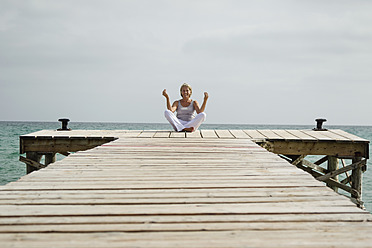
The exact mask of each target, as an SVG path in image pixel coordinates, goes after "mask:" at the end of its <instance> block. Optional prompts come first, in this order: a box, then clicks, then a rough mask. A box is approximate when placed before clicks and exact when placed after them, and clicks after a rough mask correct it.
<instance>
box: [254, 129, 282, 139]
mask: <svg viewBox="0 0 372 248" xmlns="http://www.w3.org/2000/svg"><path fill="white" fill-rule="evenodd" d="M257 131H258V132H259V133H261V134H262V135H263V136H265V137H266V139H267V140H276V139H284V138H283V137H282V136H280V135H278V134H276V133H275V132H274V131H273V130H267V129H264V130H257Z"/></svg>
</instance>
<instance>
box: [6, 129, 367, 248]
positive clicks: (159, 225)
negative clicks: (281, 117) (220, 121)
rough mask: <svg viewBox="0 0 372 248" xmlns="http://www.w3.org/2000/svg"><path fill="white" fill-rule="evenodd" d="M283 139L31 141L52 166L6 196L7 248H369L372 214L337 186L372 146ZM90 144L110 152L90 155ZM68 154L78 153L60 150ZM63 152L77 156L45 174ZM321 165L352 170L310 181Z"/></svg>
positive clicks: (26, 141)
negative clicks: (339, 178) (345, 163)
mask: <svg viewBox="0 0 372 248" xmlns="http://www.w3.org/2000/svg"><path fill="white" fill-rule="evenodd" d="M282 131H283V130H282ZM282 131H278V130H201V131H199V132H195V133H175V132H168V131H156V130H154V131H87V130H80V131H79V130H72V131H68V132H63V133H60V132H57V131H46V130H44V131H40V132H36V133H33V134H30V135H25V136H21V144H23V147H22V146H21V149H23V151H24V152H25V153H26V158H27V153H28V152H29V153H30V152H33V153H36V154H37V155H38V156H39V157H40V156H45V155H46V153H48V155H49V156H50V157H51V159H50V158H49V159H48V161H47V159H46V157H45V159H44V160H45V161H44V162H42V161H41V160H39V161H34V162H37V163H39V167H42V168H41V169H39V170H37V171H33V172H32V173H29V174H28V175H26V176H24V177H22V178H21V179H20V180H18V181H16V182H12V183H9V184H7V185H5V186H1V187H0V241H1V244H2V247H25V246H27V247H66V246H69V247H87V246H89V247H102V246H105V247H128V246H135V247H175V246H177V247H242V246H250V247H252V246H254V247H273V246H275V247H315V246H317V247H334V246H335V245H337V246H340V247H350V246H353V247H354V246H358V247H369V246H370V244H371V241H372V238H371V237H370V233H371V231H372V217H371V214H370V213H369V212H367V211H365V210H363V209H361V208H359V207H357V206H356V205H355V204H354V203H353V202H352V201H350V199H348V198H347V197H345V196H342V195H340V194H338V193H336V192H335V191H334V190H332V189H331V188H330V187H327V186H325V183H328V184H330V183H331V184H332V183H333V182H338V181H337V179H336V178H335V176H337V175H338V174H337V173H344V171H345V170H346V171H347V172H351V173H354V171H355V170H359V169H360V172H362V171H363V169H365V168H364V167H365V166H364V165H363V163H365V162H361V161H364V160H366V159H368V148H366V147H365V145H361V143H364V144H368V143H369V141H366V140H362V139H358V137H352V136H347V134H345V133H343V132H342V131H337V130H336V131H333V130H332V131H331V130H328V131H327V132H329V133H324V132H322V133H321V134H322V135H320V134H314V133H312V131H311V130H304V131H301V135H303V134H306V135H307V136H305V135H303V136H302V137H300V133H297V134H296V135H295V132H291V130H284V131H285V132H282ZM84 132H85V133H84ZM89 132H90V133H89ZM104 132H107V133H104ZM296 132H297V131H296ZM244 135H245V136H244ZM269 135H272V136H271V137H269ZM273 135H275V136H273ZM291 135H294V136H295V137H296V138H294V137H293V136H291ZM315 135H318V136H315ZM331 135H332V136H333V137H329V136H331ZM26 136H27V137H26ZM23 137H26V138H23ZM87 137H90V138H91V139H93V140H94V139H97V140H99V139H101V142H102V144H101V145H98V146H96V147H94V148H92V147H89V146H90V145H92V144H88V143H86V144H87V145H86V149H85V148H84V147H83V146H84V145H81V144H83V142H82V140H87ZM103 137H106V138H107V137H108V138H110V139H113V140H112V141H108V140H106V141H104V140H102V138H103ZM310 138H311V139H310ZM79 139H80V140H79ZM283 139H284V140H287V143H284V144H285V145H286V146H288V148H287V149H286V150H284V148H283V146H284V144H283V143H280V142H282V140H283ZM305 139H306V141H305ZM39 140H40V141H42V142H41V143H40V144H42V145H41V146H38V143H39ZM295 140H297V141H295ZM48 142H49V143H48ZM64 142H65V147H66V144H67V145H68V146H69V147H68V148H65V149H64V150H57V148H58V149H60V147H62V146H59V144H62V143H64ZM66 142H67V143H66ZM69 142H72V143H69ZM84 142H86V141H84ZM94 142H97V141H92V143H94ZM294 142H298V143H294ZM73 143H74V144H73ZM76 144H80V148H79V149H81V150H77V151H76V150H74V149H75V148H76V147H77V146H74V145H76ZM325 144H328V145H329V146H325ZM352 144H355V145H352ZM295 145H296V146H297V147H298V148H297V149H294V148H293V146H295ZM367 146H368V145H367ZM337 148H339V152H338V153H335V151H336V150H337ZM45 149H47V150H45ZM76 149H77V148H76ZM268 150H270V151H271V152H269V151H268ZM278 151H280V152H282V151H286V152H289V153H288V154H285V153H283V154H282V153H279V152H278ZM57 152H61V153H64V154H66V155H67V153H70V154H69V155H68V156H67V157H66V158H64V159H63V160H60V161H56V162H53V163H50V164H48V166H45V164H46V163H47V162H49V161H51V160H53V153H57ZM304 152H306V153H304ZM50 153H52V154H50ZM293 153H295V154H293ZM315 153H318V154H317V155H324V157H326V158H327V159H325V158H323V160H327V161H328V160H331V162H328V164H332V159H333V163H334V160H335V159H337V160H340V161H341V160H342V159H348V160H352V164H351V165H350V167H347V166H345V168H346V169H343V168H344V167H342V168H340V169H343V171H341V172H340V171H338V170H339V169H338V170H333V171H332V172H334V173H333V174H328V173H330V172H331V171H329V170H331V169H329V168H328V167H327V168H323V167H322V168H323V169H324V170H327V171H329V172H327V171H324V172H321V171H319V173H320V174H321V176H322V177H323V179H324V178H325V177H329V178H328V179H325V180H324V181H322V180H316V179H314V175H310V174H309V173H308V172H305V171H304V170H299V169H298V168H300V167H301V166H302V167H309V168H312V167H310V166H309V165H308V164H309V163H310V162H309V163H308V162H305V161H306V160H304V155H308V154H315ZM278 154H280V156H281V157H280V156H278ZM299 154H300V155H299ZM329 158H331V159H329ZM356 160H358V161H356ZM299 161H300V162H299ZM320 162H321V161H320ZM320 162H318V164H319V165H318V164H317V163H312V164H311V166H314V165H317V166H319V167H321V166H320V165H321V164H322V163H320ZM43 163H44V165H43ZM299 165H300V166H299ZM29 166H32V165H29ZM314 167H315V166H314ZM349 168H353V169H351V170H349ZM312 170H313V171H315V170H320V169H318V168H317V167H315V169H312ZM335 172H337V173H336V174H337V175H335ZM315 176H316V175H315ZM350 176H352V175H350ZM316 177H317V178H318V177H319V176H316ZM330 179H332V180H330ZM350 180H352V177H350ZM360 181H361V179H360ZM324 182H325V183H324ZM338 183H341V182H338ZM353 184H354V183H352V185H353ZM330 186H332V187H334V186H335V185H334V184H333V185H330ZM354 186H355V185H354ZM348 187H349V186H348ZM350 188H351V189H354V188H353V186H352V187H350ZM354 190H355V191H357V190H356V189H354ZM352 192H353V191H352ZM354 193H355V192H354ZM351 198H353V197H352V195H351ZM358 201H361V199H356V198H355V200H354V202H358Z"/></svg>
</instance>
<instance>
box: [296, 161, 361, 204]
mask: <svg viewBox="0 0 372 248" xmlns="http://www.w3.org/2000/svg"><path fill="white" fill-rule="evenodd" d="M297 167H298V168H300V169H302V170H304V171H306V172H308V173H309V174H311V175H312V176H313V177H315V178H317V177H320V176H322V174H321V173H319V172H317V171H314V170H312V169H311V168H309V167H306V166H303V165H300V164H298V165H297ZM324 182H325V183H327V185H330V186H333V187H338V188H340V189H343V190H345V191H346V192H349V193H350V194H351V196H352V197H353V198H355V199H357V200H360V193H359V192H358V191H356V190H355V189H353V188H351V187H349V186H346V185H345V184H342V183H340V182H337V181H335V180H334V179H332V178H328V179H326V180H324ZM354 196H356V197H354Z"/></svg>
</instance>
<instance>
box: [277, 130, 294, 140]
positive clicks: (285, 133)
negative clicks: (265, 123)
mask: <svg viewBox="0 0 372 248" xmlns="http://www.w3.org/2000/svg"><path fill="white" fill-rule="evenodd" d="M272 131H273V132H274V133H275V134H277V135H279V136H280V137H282V138H283V139H285V140H299V139H300V138H299V137H297V136H295V135H294V134H292V133H291V132H288V131H287V130H272Z"/></svg>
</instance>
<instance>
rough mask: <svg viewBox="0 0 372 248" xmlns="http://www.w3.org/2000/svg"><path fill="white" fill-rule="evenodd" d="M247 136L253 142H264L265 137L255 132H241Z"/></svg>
mask: <svg viewBox="0 0 372 248" xmlns="http://www.w3.org/2000/svg"><path fill="white" fill-rule="evenodd" d="M243 131H244V132H245V133H246V134H247V135H248V136H250V137H251V138H252V139H254V140H265V139H266V138H267V137H266V136H264V135H262V134H261V133H260V132H258V131H257V130H243Z"/></svg>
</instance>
